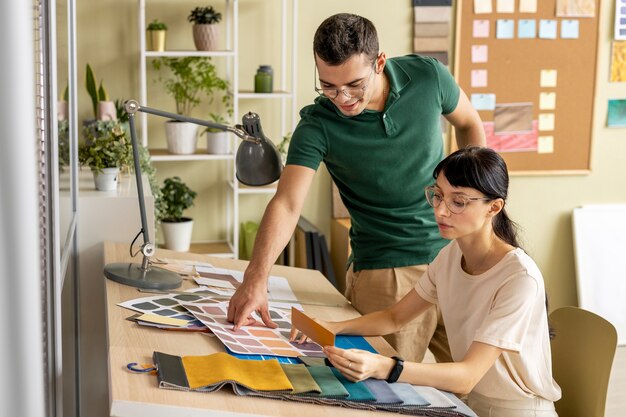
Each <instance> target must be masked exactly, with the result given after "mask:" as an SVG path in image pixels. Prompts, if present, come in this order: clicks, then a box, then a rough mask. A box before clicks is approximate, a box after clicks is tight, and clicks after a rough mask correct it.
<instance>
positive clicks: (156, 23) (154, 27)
mask: <svg viewBox="0 0 626 417" xmlns="http://www.w3.org/2000/svg"><path fill="white" fill-rule="evenodd" d="M146 30H147V31H148V49H149V50H151V51H159V52H163V51H165V37H166V34H167V25H166V24H165V23H164V22H161V21H160V20H158V19H154V20H153V21H152V22H150V23H149V24H148V26H147V27H146Z"/></svg>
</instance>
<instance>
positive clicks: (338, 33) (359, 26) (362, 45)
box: [313, 13, 378, 65]
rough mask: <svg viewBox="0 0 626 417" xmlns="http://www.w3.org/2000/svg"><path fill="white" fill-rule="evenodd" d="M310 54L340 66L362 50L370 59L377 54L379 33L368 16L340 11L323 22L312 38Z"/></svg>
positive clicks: (373, 58)
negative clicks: (311, 51)
mask: <svg viewBox="0 0 626 417" xmlns="http://www.w3.org/2000/svg"><path fill="white" fill-rule="evenodd" d="M313 53H315V55H317V56H318V57H320V59H321V60H323V61H324V62H326V63H327V64H329V65H341V64H343V63H344V62H346V61H347V60H348V59H350V57H352V56H353V55H360V54H362V53H364V54H365V55H367V56H368V57H369V58H370V59H371V60H372V62H374V61H375V60H376V57H377V56H378V34H377V33H376V28H375V27H374V24H373V23H372V22H371V21H369V20H368V19H366V18H364V17H361V16H357V15H355V14H350V13H339V14H335V15H333V16H330V17H329V18H327V19H326V20H324V21H323V22H322V24H321V25H320V26H319V27H318V28H317V31H316V32H315V37H314V38H313Z"/></svg>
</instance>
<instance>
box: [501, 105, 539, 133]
mask: <svg viewBox="0 0 626 417" xmlns="http://www.w3.org/2000/svg"><path fill="white" fill-rule="evenodd" d="M493 122H494V133H495V134H496V135H502V134H512V133H528V132H532V130H533V104H532V103H509V104H497V105H496V110H495V112H494V116H493Z"/></svg>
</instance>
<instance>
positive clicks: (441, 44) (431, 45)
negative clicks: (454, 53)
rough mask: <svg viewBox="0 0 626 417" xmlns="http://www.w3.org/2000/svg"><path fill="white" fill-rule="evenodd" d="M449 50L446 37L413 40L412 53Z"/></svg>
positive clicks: (448, 42) (448, 41)
mask: <svg viewBox="0 0 626 417" xmlns="http://www.w3.org/2000/svg"><path fill="white" fill-rule="evenodd" d="M449 48H450V40H449V39H448V37H447V36H445V37H439V38H413V50H414V51H445V50H447V49H449Z"/></svg>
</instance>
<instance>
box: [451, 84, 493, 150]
mask: <svg viewBox="0 0 626 417" xmlns="http://www.w3.org/2000/svg"><path fill="white" fill-rule="evenodd" d="M444 117H445V118H446V119H448V121H449V122H450V124H452V126H453V127H454V136H455V137H456V144H457V146H458V147H459V148H464V147H466V146H468V145H476V146H485V145H486V144H487V142H486V140H485V130H484V129H483V124H482V122H481V120H480V116H479V115H478V112H477V111H476V109H474V107H473V106H472V103H470V101H469V99H468V98H467V95H465V92H464V91H463V90H461V91H460V94H459V102H458V104H457V105H456V109H454V111H453V112H452V113H450V114H446V115H445V116H444Z"/></svg>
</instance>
